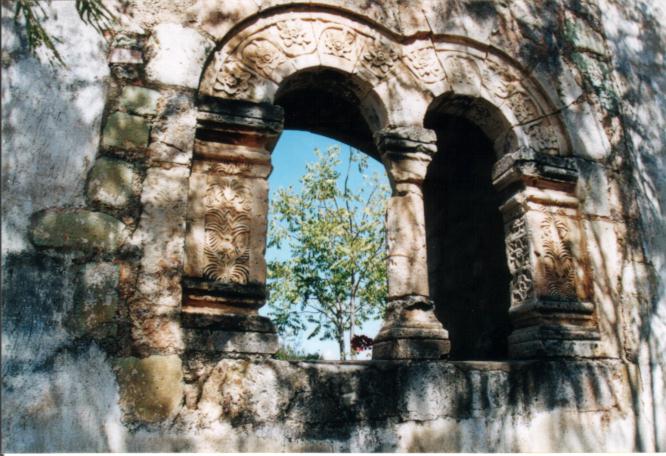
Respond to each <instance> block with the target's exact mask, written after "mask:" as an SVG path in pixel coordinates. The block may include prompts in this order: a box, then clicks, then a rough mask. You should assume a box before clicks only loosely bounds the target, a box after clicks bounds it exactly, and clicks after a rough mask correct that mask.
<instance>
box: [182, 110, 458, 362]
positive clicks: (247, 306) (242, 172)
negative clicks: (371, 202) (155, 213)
mask: <svg viewBox="0 0 666 456" xmlns="http://www.w3.org/2000/svg"><path fill="white" fill-rule="evenodd" d="M199 111H200V112H199V116H198V126H197V134H196V141H195V146H194V159H193V164H192V175H191V178H190V194H189V203H188V220H187V237H186V243H185V248H186V262H185V273H184V279H183V294H184V299H183V308H182V322H183V330H184V335H185V343H186V346H187V348H186V349H187V350H192V351H203V352H210V353H217V352H227V353H256V354H271V353H274V352H275V351H277V348H278V345H277V336H276V334H275V330H274V327H273V325H272V323H271V322H270V320H269V319H267V318H264V317H260V316H258V315H257V311H258V309H259V308H260V307H261V306H263V305H264V304H265V301H266V262H265V256H264V255H265V249H266V218H267V213H268V185H267V178H268V176H269V174H270V172H271V164H270V153H271V151H272V149H273V147H274V145H275V142H276V141H277V138H278V136H279V134H280V132H281V130H282V125H283V124H282V122H283V120H282V119H283V113H282V110H281V109H280V108H279V107H276V106H270V105H258V104H254V103H247V102H242V101H233V100H218V99H207V100H203V101H202V102H201V103H200V108H199ZM376 140H377V145H378V148H379V150H380V152H381V154H382V159H383V161H384V163H385V164H386V167H387V170H388V173H389V177H390V180H391V183H392V187H393V196H392V197H391V200H390V201H389V207H388V214H387V228H388V229H387V233H388V248H389V255H388V256H389V265H388V273H389V296H388V300H389V303H388V306H389V310H388V313H387V319H386V322H385V325H384V327H383V329H382V330H381V332H380V334H379V336H378V337H377V339H376V342H375V346H374V349H373V357H374V358H375V359H412V358H417V359H423V358H428V359H432V358H434V359H437V358H441V357H442V356H444V355H445V354H446V353H448V351H449V341H448V334H447V332H446V331H445V330H444V329H443V328H442V325H441V323H440V322H439V321H438V320H437V318H436V317H435V315H434V312H433V310H434V305H433V303H432V301H431V300H430V299H429V292H428V265H427V260H426V244H425V242H426V241H425V239H426V238H425V220H424V212H423V195H422V192H421V184H422V183H423V179H424V178H425V173H426V169H427V166H428V163H429V162H430V159H431V155H432V154H433V153H434V152H435V150H436V146H435V135H434V132H432V131H430V130H425V129H419V128H400V129H391V130H385V131H382V132H380V133H379V134H378V135H377V138H376Z"/></svg>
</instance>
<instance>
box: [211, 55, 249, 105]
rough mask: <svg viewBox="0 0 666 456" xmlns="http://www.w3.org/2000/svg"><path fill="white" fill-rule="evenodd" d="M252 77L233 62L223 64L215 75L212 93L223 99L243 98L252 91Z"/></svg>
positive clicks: (238, 64)
mask: <svg viewBox="0 0 666 456" xmlns="http://www.w3.org/2000/svg"><path fill="white" fill-rule="evenodd" d="M253 79H254V76H253V75H252V73H250V72H249V71H248V70H246V69H245V68H243V66H242V65H241V64H240V63H238V62H236V61H233V60H228V61H227V62H225V63H224V64H223V65H222V66H221V68H220V71H219V72H218V73H217V76H216V78H215V83H214V84H213V91H214V92H217V93H219V94H221V95H222V96H224V97H225V98H245V97H248V96H249V95H250V93H251V91H252V84H253V82H254V81H253Z"/></svg>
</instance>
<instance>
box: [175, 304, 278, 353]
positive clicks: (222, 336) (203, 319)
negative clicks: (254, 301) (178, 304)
mask: <svg viewBox="0 0 666 456" xmlns="http://www.w3.org/2000/svg"><path fill="white" fill-rule="evenodd" d="M182 323H183V339H184V340H185V344H186V350H189V351H198V352H204V353H237V354H260V355H273V354H275V353H276V352H277V351H278V348H279V343H278V336H277V333H276V331H275V326H274V325H273V323H272V322H271V321H270V319H268V318H266V317H261V316H259V315H234V314H226V315H207V314H192V313H183V314H182Z"/></svg>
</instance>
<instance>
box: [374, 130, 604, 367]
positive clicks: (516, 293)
mask: <svg viewBox="0 0 666 456" xmlns="http://www.w3.org/2000/svg"><path fill="white" fill-rule="evenodd" d="M375 140H376V143H377V147H378V149H379V152H380V154H381V157H382V160H383V162H384V164H385V166H386V169H387V172H388V175H389V179H390V180H391V186H392V189H393V195H392V197H391V200H390V202H389V206H388V213H387V233H388V281H389V293H388V310H387V315H386V319H385V322H384V326H383V328H382V329H381V331H380V333H379V335H378V336H377V338H376V339H375V345H374V348H373V358H374V359H437V358H442V357H445V356H446V355H447V354H448V353H449V350H450V342H449V340H448V334H447V332H446V331H445V330H444V329H443V327H442V325H441V324H440V322H439V321H438V320H437V319H436V317H435V315H434V312H433V310H434V305H433V303H432V301H431V300H430V299H429V289H428V264H427V252H426V248H427V246H426V236H425V223H424V207H423V195H422V183H423V180H424V178H425V176H426V170H427V167H428V164H429V163H430V160H431V157H432V154H434V153H435V152H436V151H437V149H436V137H435V134H434V132H433V131H431V130H426V129H422V128H393V129H387V130H383V131H380V132H379V133H378V134H377V135H376V137H375ZM440 153H441V151H440ZM577 180H578V172H577V168H576V165H575V161H574V160H573V159H572V158H567V157H560V156H551V155H545V154H540V153H537V152H535V151H533V150H531V149H530V150H521V151H517V152H514V153H511V154H508V155H506V156H505V157H503V158H502V159H501V160H499V161H498V162H497V163H496V165H495V167H494V170H493V184H494V186H495V187H496V189H497V190H498V191H500V192H502V194H503V195H505V197H506V202H505V203H504V204H503V205H502V206H501V207H500V208H499V209H500V211H501V212H502V215H503V217H504V222H505V245H506V252H507V261H508V263H509V270H510V272H511V274H512V281H511V284H510V288H511V304H510V308H508V309H507V311H508V312H509V316H510V318H511V322H512V324H513V328H514V330H513V332H512V334H511V335H510V337H509V357H510V358H514V359H515V358H544V357H546V358H547V357H597V356H601V355H602V353H603V351H602V347H601V341H600V335H599V330H598V326H597V321H596V313H595V311H594V305H593V303H592V302H591V301H592V298H591V295H592V278H591V275H590V268H589V261H588V258H587V250H586V249H587V248H586V245H587V243H586V240H585V230H584V227H583V222H582V215H581V211H580V203H579V200H578V198H577V197H576V194H575V190H576V183H577ZM507 285H508V286H509V284H507ZM445 323H446V322H445Z"/></svg>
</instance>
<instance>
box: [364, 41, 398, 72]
mask: <svg viewBox="0 0 666 456" xmlns="http://www.w3.org/2000/svg"><path fill="white" fill-rule="evenodd" d="M399 57H400V54H399V53H398V51H396V50H395V49H394V48H393V47H392V46H391V45H389V44H386V43H380V42H377V43H374V44H373V45H371V46H370V47H369V48H368V49H366V51H365V52H364V54H363V57H362V60H361V63H362V64H363V65H364V66H365V67H366V68H368V69H369V70H370V71H372V73H373V74H374V75H375V76H377V77H379V78H380V79H383V78H385V77H386V76H387V75H388V73H389V72H390V71H391V69H392V68H393V66H394V65H395V62H396V61H397V60H398V58H399Z"/></svg>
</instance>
